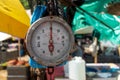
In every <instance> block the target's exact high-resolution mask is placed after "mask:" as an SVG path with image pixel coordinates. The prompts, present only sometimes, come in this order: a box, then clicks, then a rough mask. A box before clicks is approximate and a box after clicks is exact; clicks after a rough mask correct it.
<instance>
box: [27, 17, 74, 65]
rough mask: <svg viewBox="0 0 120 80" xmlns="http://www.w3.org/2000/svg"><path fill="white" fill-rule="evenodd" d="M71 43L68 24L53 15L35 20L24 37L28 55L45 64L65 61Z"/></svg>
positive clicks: (71, 35) (70, 32)
mask: <svg viewBox="0 0 120 80" xmlns="http://www.w3.org/2000/svg"><path fill="white" fill-rule="evenodd" d="M73 44H74V37H73V34H72V31H71V29H70V26H69V25H68V24H67V23H66V22H65V21H64V20H63V19H61V18H59V17H55V16H48V17H44V18H41V19H39V20H37V21H36V22H35V23H33V24H32V25H31V27H30V29H29V31H28V33H27V37H26V45H27V49H28V52H29V54H30V56H31V57H32V58H33V59H34V60H35V61H36V62H38V63H40V64H42V65H45V66H56V65H58V64H60V63H62V62H63V61H65V60H66V59H67V58H68V56H69V52H70V50H71V48H72V46H73Z"/></svg>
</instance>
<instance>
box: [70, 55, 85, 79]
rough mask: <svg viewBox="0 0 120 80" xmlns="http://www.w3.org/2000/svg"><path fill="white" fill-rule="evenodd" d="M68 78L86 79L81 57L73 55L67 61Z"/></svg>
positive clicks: (83, 62)
mask: <svg viewBox="0 0 120 80" xmlns="http://www.w3.org/2000/svg"><path fill="white" fill-rule="evenodd" d="M68 69H69V70H68V71H69V75H68V76H69V79H71V80H86V70H85V61H84V60H83V59H82V58H81V57H74V58H73V59H72V60H71V61H69V62H68Z"/></svg>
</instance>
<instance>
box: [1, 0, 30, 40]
mask: <svg viewBox="0 0 120 80" xmlns="http://www.w3.org/2000/svg"><path fill="white" fill-rule="evenodd" d="M29 26H30V18H29V17H28V15H27V13H26V11H25V9H24V7H23V6H22V4H21V3H20V1H19V0H0V32H5V33H8V34H10V35H12V36H15V37H19V38H25V35H26V33H27V30H28V28H29Z"/></svg>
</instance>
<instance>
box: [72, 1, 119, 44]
mask: <svg viewBox="0 0 120 80" xmlns="http://www.w3.org/2000/svg"><path fill="white" fill-rule="evenodd" d="M111 1H112V0H86V2H85V4H83V5H82V6H81V8H82V9H84V10H85V11H87V12H88V13H89V14H91V15H92V16H94V17H96V18H97V19H98V20H96V19H95V18H93V17H92V16H90V15H89V14H87V13H85V12H83V11H82V10H80V9H78V8H77V11H76V13H75V16H74V19H73V22H72V26H73V27H72V30H73V32H74V33H75V34H76V32H77V31H79V30H81V29H83V28H87V29H88V28H89V30H86V33H89V32H90V31H91V32H92V28H91V26H92V27H93V29H94V30H95V29H96V30H97V31H99V32H100V34H101V36H100V38H99V40H104V41H105V40H109V41H111V42H112V43H114V44H120V21H119V19H120V17H119V16H116V18H115V16H114V15H111V14H107V13H106V6H107V4H108V3H110V2H111ZM103 12H104V13H103ZM100 21H102V22H103V23H104V24H106V25H108V26H109V27H110V28H111V29H113V30H114V31H113V30H111V29H110V28H108V27H107V26H106V25H104V24H103V23H101V22H100Z"/></svg>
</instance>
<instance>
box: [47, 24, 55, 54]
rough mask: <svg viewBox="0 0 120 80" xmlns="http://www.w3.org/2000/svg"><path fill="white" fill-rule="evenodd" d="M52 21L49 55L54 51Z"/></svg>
mask: <svg viewBox="0 0 120 80" xmlns="http://www.w3.org/2000/svg"><path fill="white" fill-rule="evenodd" d="M52 37H53V36H52V23H50V40H49V45H48V48H49V51H50V53H51V55H53V54H52V53H53V51H54V45H53V38H52Z"/></svg>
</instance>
